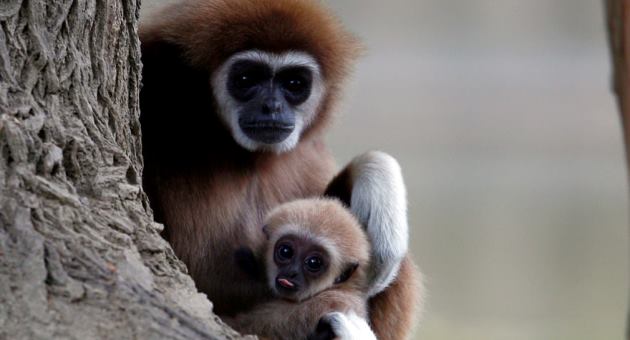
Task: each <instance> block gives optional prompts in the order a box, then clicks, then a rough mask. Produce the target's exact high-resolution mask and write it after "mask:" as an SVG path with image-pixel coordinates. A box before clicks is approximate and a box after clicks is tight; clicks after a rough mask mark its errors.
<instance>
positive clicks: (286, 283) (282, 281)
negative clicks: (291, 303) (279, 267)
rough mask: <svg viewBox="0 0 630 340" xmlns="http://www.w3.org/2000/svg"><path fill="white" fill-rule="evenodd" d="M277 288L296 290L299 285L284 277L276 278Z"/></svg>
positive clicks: (289, 290) (280, 289)
mask: <svg viewBox="0 0 630 340" xmlns="http://www.w3.org/2000/svg"><path fill="white" fill-rule="evenodd" d="M276 288H278V290H279V291H288V292H295V291H297V290H298V286H297V284H296V283H295V282H293V281H291V280H289V279H287V278H284V277H277V278H276Z"/></svg>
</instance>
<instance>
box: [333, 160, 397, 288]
mask: <svg viewBox="0 0 630 340" xmlns="http://www.w3.org/2000/svg"><path fill="white" fill-rule="evenodd" d="M325 195H326V196H332V197H337V198H339V199H341V200H342V201H343V202H344V203H346V204H347V205H348V207H350V210H351V211H352V212H353V213H354V214H355V216H356V217H357V218H358V220H359V222H360V223H361V224H362V225H363V226H364V227H365V229H366V232H367V234H368V237H369V240H370V243H371V245H372V258H371V260H370V261H371V266H370V270H369V272H368V275H369V282H370V283H369V289H368V296H370V297H372V296H375V295H376V294H378V293H380V292H381V291H383V290H384V289H385V288H387V287H388V286H389V285H390V284H391V283H392V282H393V281H394V279H395V278H396V275H397V274H398V269H399V268H400V263H401V261H402V260H403V258H404V257H405V255H406V254H407V250H408V241H409V225H408V222H407V197H406V196H407V194H406V190H405V184H404V181H403V177H402V172H401V169H400V166H399V165H398V162H397V161H396V159H394V158H393V157H392V156H390V155H388V154H386V153H384V152H380V151H370V152H366V153H364V154H362V155H360V156H358V157H356V158H354V159H353V160H352V162H350V164H349V165H348V166H347V167H346V168H345V169H343V170H342V171H341V172H340V173H339V174H338V175H337V176H336V177H335V178H334V179H333V181H332V182H331V183H330V184H329V186H328V188H327V189H326V193H325Z"/></svg>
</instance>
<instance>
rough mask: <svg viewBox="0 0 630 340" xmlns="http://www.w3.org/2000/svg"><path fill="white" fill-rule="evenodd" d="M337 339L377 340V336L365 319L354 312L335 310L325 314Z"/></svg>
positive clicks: (325, 318)
mask: <svg viewBox="0 0 630 340" xmlns="http://www.w3.org/2000/svg"><path fill="white" fill-rule="evenodd" d="M323 319H324V320H326V321H327V322H328V324H329V325H330V328H331V329H332V331H333V333H335V336H336V337H335V339H338V340H376V336H375V335H374V332H372V329H371V328H370V325H368V323H367V321H366V320H365V319H362V318H360V317H359V316H358V315H356V314H355V313H353V312H350V313H348V314H344V313H340V312H333V313H328V314H326V315H324V317H323Z"/></svg>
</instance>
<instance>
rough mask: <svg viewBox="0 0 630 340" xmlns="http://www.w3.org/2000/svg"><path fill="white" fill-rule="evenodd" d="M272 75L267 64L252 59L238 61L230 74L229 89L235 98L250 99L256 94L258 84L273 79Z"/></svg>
mask: <svg viewBox="0 0 630 340" xmlns="http://www.w3.org/2000/svg"><path fill="white" fill-rule="evenodd" d="M271 76H272V74H271V69H270V68H269V66H267V65H265V64H261V63H257V62H253V61H250V60H241V61H237V62H236V63H234V65H232V68H231V69H230V73H229V75H228V84H227V87H228V91H229V92H230V94H231V95H232V96H233V97H234V98H235V99H237V100H240V101H248V100H250V99H252V98H253V97H254V95H255V94H256V93H255V92H256V91H254V89H255V88H256V86H257V85H259V84H260V83H262V82H263V81H265V80H268V79H271Z"/></svg>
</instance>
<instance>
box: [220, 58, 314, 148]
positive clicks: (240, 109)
mask: <svg viewBox="0 0 630 340" xmlns="http://www.w3.org/2000/svg"><path fill="white" fill-rule="evenodd" d="M212 85H213V91H214V95H215V98H216V101H217V104H218V106H219V114H220V116H221V117H222V119H223V121H224V123H225V124H226V125H227V126H228V127H229V129H230V130H231V132H232V135H233V136H234V139H235V140H236V142H237V143H239V144H240V145H241V146H243V147H244V148H246V149H248V150H250V151H256V150H261V149H262V150H270V151H275V152H284V151H287V150H290V149H292V148H293V147H294V146H295V145H296V144H297V142H298V141H299V138H300V135H301V133H302V131H303V130H304V129H305V128H306V127H307V126H309V124H310V123H311V122H312V121H313V119H314V118H315V116H316V114H317V112H316V111H317V109H318V108H319V103H320V101H321V98H322V96H323V91H324V90H323V80H322V77H321V75H320V71H319V66H318V64H317V62H316V61H315V60H314V59H313V58H312V57H311V56H310V55H308V54H306V53H301V52H287V53H284V54H273V53H267V52H262V51H256V50H254V51H246V52H242V53H238V54H236V55H234V56H232V57H231V58H230V59H228V61H226V62H225V63H224V64H223V65H222V66H221V67H220V68H219V69H218V70H217V72H216V73H215V74H214V75H213V78H212Z"/></svg>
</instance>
